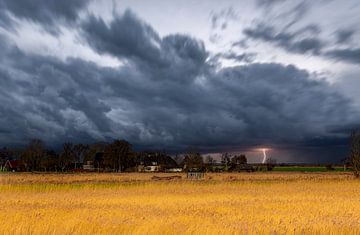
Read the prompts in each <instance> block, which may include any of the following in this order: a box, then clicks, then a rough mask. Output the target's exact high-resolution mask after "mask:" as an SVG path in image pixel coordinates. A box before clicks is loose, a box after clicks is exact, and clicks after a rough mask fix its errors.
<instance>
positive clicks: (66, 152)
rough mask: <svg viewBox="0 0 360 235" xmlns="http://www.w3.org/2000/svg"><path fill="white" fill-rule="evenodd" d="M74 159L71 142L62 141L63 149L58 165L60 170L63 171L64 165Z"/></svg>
mask: <svg viewBox="0 0 360 235" xmlns="http://www.w3.org/2000/svg"><path fill="white" fill-rule="evenodd" d="M74 159H75V154H74V147H73V144H72V143H64V144H63V151H62V153H61V154H60V156H59V162H58V165H59V166H60V168H61V171H64V170H65V168H66V166H67V165H68V164H69V163H70V162H72V161H73V160H74Z"/></svg>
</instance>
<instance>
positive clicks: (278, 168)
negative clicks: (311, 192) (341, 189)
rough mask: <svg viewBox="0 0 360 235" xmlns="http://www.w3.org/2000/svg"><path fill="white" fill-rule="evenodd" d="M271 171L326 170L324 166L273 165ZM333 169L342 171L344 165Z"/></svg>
mask: <svg viewBox="0 0 360 235" xmlns="http://www.w3.org/2000/svg"><path fill="white" fill-rule="evenodd" d="M273 171H282V172H289V171H293V172H328V171H329V170H328V169H326V167H325V166H275V167H274V169H273ZM333 171H339V172H344V167H342V166H335V167H334V168H333ZM345 171H347V172H351V170H350V169H346V170H345Z"/></svg>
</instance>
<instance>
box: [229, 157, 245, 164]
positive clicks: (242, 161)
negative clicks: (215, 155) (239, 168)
mask: <svg viewBox="0 0 360 235" xmlns="http://www.w3.org/2000/svg"><path fill="white" fill-rule="evenodd" d="M231 163H232V164H234V165H239V164H246V163H247V158H246V156H245V155H244V154H241V155H236V156H234V157H233V158H232V159H231Z"/></svg>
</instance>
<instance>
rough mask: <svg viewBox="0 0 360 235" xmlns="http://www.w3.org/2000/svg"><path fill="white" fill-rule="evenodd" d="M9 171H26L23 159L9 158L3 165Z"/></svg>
mask: <svg viewBox="0 0 360 235" xmlns="http://www.w3.org/2000/svg"><path fill="white" fill-rule="evenodd" d="M3 168H5V169H6V170H7V171H13V172H15V171H25V170H26V165H25V163H24V162H23V161H21V160H7V161H6V162H5V164H4V166H3Z"/></svg>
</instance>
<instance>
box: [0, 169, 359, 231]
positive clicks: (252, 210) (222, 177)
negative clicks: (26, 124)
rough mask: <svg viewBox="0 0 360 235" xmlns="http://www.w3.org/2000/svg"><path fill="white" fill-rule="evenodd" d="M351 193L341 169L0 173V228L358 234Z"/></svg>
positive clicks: (355, 186)
mask: <svg viewBox="0 0 360 235" xmlns="http://www.w3.org/2000/svg"><path fill="white" fill-rule="evenodd" d="M169 175H179V176H182V179H180V180H169V181H166V180H157V181H155V180H153V179H152V177H153V176H158V177H163V176H169ZM359 195H360V181H358V180H355V179H354V178H353V177H352V175H351V173H347V172H344V173H340V172H331V173H330V172H329V173H322V172H320V173H294V172H288V173H286V172H271V173H260V172H259V173H222V174H221V173H219V174H215V173H214V174H206V176H205V179H204V180H199V181H190V180H186V179H185V174H161V173H159V174H151V173H149V174H137V173H129V174H30V173H23V174H21V173H19V174H1V175H0V204H1V210H0V221H1V226H0V234H219V233H224V234H274V233H275V234H304V233H305V234H309V233H310V234H313V233H316V234H359V233H360V197H359Z"/></svg>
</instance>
